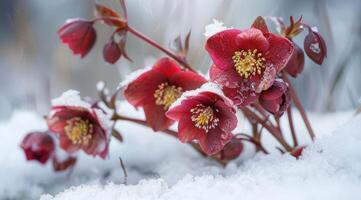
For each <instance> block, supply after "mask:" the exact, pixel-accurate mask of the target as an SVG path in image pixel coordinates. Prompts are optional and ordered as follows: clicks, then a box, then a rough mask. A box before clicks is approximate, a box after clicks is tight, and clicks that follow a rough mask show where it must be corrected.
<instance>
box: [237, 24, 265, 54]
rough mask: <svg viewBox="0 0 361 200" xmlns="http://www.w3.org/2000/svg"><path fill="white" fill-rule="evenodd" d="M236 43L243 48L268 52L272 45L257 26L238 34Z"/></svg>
mask: <svg viewBox="0 0 361 200" xmlns="http://www.w3.org/2000/svg"><path fill="white" fill-rule="evenodd" d="M236 43H237V45H238V47H240V49H242V50H249V49H250V50H253V49H257V50H259V51H261V52H266V51H267V50H268V48H269V46H270V45H269V43H268V41H267V38H266V37H265V36H264V35H263V33H262V31H260V30H259V29H256V28H250V29H246V30H244V31H242V33H240V34H238V35H237V38H236ZM240 49H239V50H240Z"/></svg>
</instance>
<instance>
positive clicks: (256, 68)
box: [206, 18, 294, 106]
mask: <svg viewBox="0 0 361 200" xmlns="http://www.w3.org/2000/svg"><path fill="white" fill-rule="evenodd" d="M257 20H259V18H257ZM260 24H261V25H262V27H259V28H258V27H257V26H259V25H260ZM206 50H207V51H208V53H209V55H210V57H211V58H212V61H213V63H214V65H212V68H211V70H210V77H211V80H212V81H213V82H215V83H218V84H220V85H222V86H223V87H224V88H229V89H230V90H231V91H232V92H231V93H232V94H236V93H239V94H240V95H234V96H231V97H230V98H231V99H232V100H237V101H236V102H237V103H236V102H235V103H236V104H237V105H238V106H244V105H247V104H249V103H250V102H252V101H253V100H255V99H256V98H257V97H256V96H257V93H260V92H261V91H263V90H266V89H268V88H269V87H270V86H271V85H272V83H273V81H274V79H275V77H276V74H277V73H278V72H280V71H281V70H282V69H283V68H284V67H285V66H286V64H287V62H288V60H289V59H290V57H291V55H292V53H293V50H294V47H293V44H292V43H291V42H290V41H289V40H288V39H286V38H284V37H281V36H278V35H276V34H273V33H271V32H268V29H267V27H265V23H254V25H253V27H251V28H249V29H245V30H238V29H227V30H225V31H222V32H219V33H216V34H215V35H213V36H212V37H210V38H209V39H208V40H207V43H206ZM234 89H235V90H236V91H234ZM226 95H227V94H226Z"/></svg>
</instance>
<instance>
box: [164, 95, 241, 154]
mask: <svg viewBox="0 0 361 200" xmlns="http://www.w3.org/2000/svg"><path fill="white" fill-rule="evenodd" d="M166 115H167V116H168V117H169V118H171V119H173V120H176V121H178V122H179V124H178V137H179V140H180V141H182V142H191V141H193V140H198V142H199V145H200V147H201V149H202V150H203V151H204V152H205V153H206V154H207V155H213V154H216V153H218V152H219V151H221V150H222V149H223V147H224V146H225V145H226V144H227V143H228V142H229V141H231V139H232V137H233V134H232V133H231V131H232V130H233V129H235V128H236V126H237V118H236V115H235V110H234V109H233V107H232V106H231V105H230V104H229V103H228V102H227V100H225V99H223V98H222V97H221V96H219V95H218V94H215V93H213V92H201V93H199V94H198V95H196V96H190V97H188V98H186V99H185V100H183V101H182V102H181V104H180V105H178V106H175V107H173V108H171V109H170V110H169V111H168V112H167V113H166Z"/></svg>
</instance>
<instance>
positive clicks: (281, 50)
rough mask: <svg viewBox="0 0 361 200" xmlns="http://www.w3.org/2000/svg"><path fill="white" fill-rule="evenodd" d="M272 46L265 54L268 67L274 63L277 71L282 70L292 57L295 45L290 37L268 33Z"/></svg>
mask: <svg viewBox="0 0 361 200" xmlns="http://www.w3.org/2000/svg"><path fill="white" fill-rule="evenodd" d="M266 37H267V39H268V42H269V44H270V47H269V49H268V52H267V53H266V55H265V58H266V60H267V61H266V62H267V63H266V67H267V66H268V65H273V66H274V68H275V69H276V71H277V72H279V71H281V70H282V69H283V68H284V67H285V66H286V64H287V63H288V61H289V59H290V58H291V56H292V54H293V51H294V46H293V44H292V42H290V41H289V40H288V39H286V38H284V37H281V36H278V35H275V34H273V33H269V34H266Z"/></svg>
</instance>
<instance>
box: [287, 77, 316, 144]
mask: <svg viewBox="0 0 361 200" xmlns="http://www.w3.org/2000/svg"><path fill="white" fill-rule="evenodd" d="M283 79H284V80H285V81H286V82H287V83H288V87H289V89H290V95H291V97H292V100H293V102H294V103H295V106H296V108H297V109H298V110H299V111H300V114H301V117H302V119H303V121H304V123H305V125H306V128H307V130H308V133H309V135H310V137H311V140H314V139H315V133H314V132H313V130H312V127H311V124H310V121H309V120H308V117H307V114H306V111H305V109H304V108H303V106H302V104H301V102H300V100H299V98H298V96H297V93H296V90H295V89H294V88H293V86H292V83H291V81H290V80H289V78H288V75H287V74H286V73H285V72H284V73H283Z"/></svg>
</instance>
